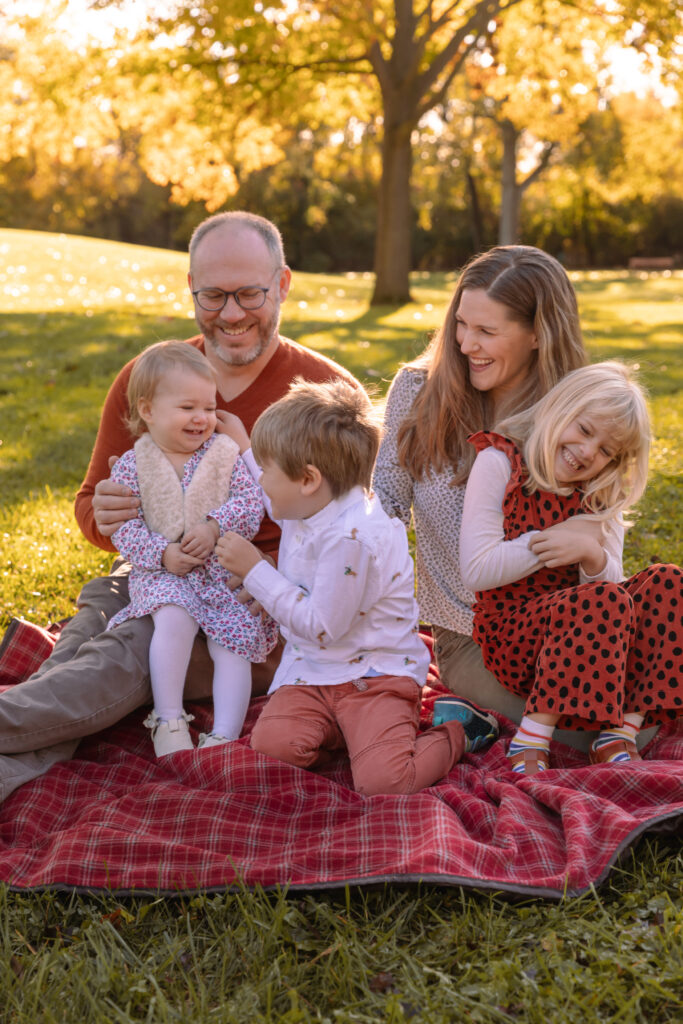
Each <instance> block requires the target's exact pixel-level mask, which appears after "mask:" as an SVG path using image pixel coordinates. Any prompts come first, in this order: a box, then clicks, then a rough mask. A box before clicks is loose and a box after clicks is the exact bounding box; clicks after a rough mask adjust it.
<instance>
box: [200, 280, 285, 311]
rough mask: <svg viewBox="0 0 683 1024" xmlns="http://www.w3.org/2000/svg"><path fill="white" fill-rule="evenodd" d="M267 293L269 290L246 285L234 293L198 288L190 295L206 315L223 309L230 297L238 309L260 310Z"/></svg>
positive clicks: (218, 289)
mask: <svg viewBox="0 0 683 1024" xmlns="http://www.w3.org/2000/svg"><path fill="white" fill-rule="evenodd" d="M269 291H270V288H260V287H257V286H256V285H248V286H247V287H245V288H238V289H237V290H236V291H234V292H225V291H223V289H222V288H199V289H197V291H196V292H192V295H193V296H194V298H195V299H196V301H197V304H198V305H199V306H201V307H202V309H205V310H206V311H207V313H217V312H218V311H219V310H221V309H223V307H224V306H225V304H226V303H227V301H228V299H229V298H230V296H232V298H233V299H234V300H235V302H236V303H237V305H238V306H239V307H240V309H260V308H261V306H263V305H264V303H265V301H266V295H267V294H268V292H269Z"/></svg>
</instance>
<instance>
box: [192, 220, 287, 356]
mask: <svg viewBox="0 0 683 1024" xmlns="http://www.w3.org/2000/svg"><path fill="white" fill-rule="evenodd" d="M189 281H190V289H191V290H192V291H198V290H199V289H200V288H222V289H223V291H226V292H232V291H236V290H238V289H240V288H246V287H249V286H254V287H258V288H268V293H267V295H266V301H265V302H264V304H263V305H262V306H261V307H260V309H251V310H247V309H242V308H241V307H240V306H239V305H238V303H237V302H236V301H235V297H234V296H232V295H231V296H230V298H229V299H228V301H227V302H226V304H225V306H224V307H223V309H221V310H217V311H216V312H208V311H207V310H205V309H202V308H201V306H200V305H199V304H198V303H197V301H196V300H195V319H196V321H197V324H198V326H199V329H200V330H201V332H202V334H203V335H204V339H205V342H206V354H207V356H208V358H209V359H210V360H211V361H212V362H213V361H214V360H217V361H219V362H220V363H222V364H223V365H228V366H247V365H248V364H249V363H253V362H254V361H255V360H256V359H258V358H259V357H260V356H262V355H263V354H264V353H265V352H267V351H268V349H269V348H270V347H271V346H273V347H274V346H275V345H276V344H277V339H278V330H279V326H280V303H281V302H282V300H283V299H284V298H285V297H286V295H287V292H288V291H289V282H290V273H289V270H288V269H287V268H286V267H276V266H275V265H274V261H273V255H272V253H270V252H269V250H268V247H267V246H266V243H265V242H264V241H263V239H262V238H261V236H260V235H259V234H258V233H257V232H256V231H254V230H253V229H252V228H249V227H243V226H239V227H233V226H230V225H221V226H219V227H216V228H214V229H213V230H212V231H209V232H208V233H207V234H206V235H205V236H204V237H203V238H202V239H201V241H200V242H199V244H198V246H197V249H196V251H195V253H194V255H193V258H192V265H191V267H190V275H189Z"/></svg>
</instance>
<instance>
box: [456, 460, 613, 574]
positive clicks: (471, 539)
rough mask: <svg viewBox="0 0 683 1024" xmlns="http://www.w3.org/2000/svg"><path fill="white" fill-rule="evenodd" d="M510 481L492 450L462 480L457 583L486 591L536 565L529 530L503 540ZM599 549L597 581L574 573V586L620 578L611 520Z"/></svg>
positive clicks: (508, 468)
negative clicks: (600, 567) (601, 554)
mask: <svg viewBox="0 0 683 1024" xmlns="http://www.w3.org/2000/svg"><path fill="white" fill-rule="evenodd" d="M510 476H511V466H510V460H509V459H508V457H507V455H506V454H505V452H502V451H499V450H498V449H497V448H486V449H484V451H482V452H480V453H479V454H478V455H477V457H476V459H475V461H474V465H473V466H472V470H471V472H470V475H469V479H468V481H467V489H466V493H465V503H464V507H463V518H462V530H461V534H460V567H461V571H462V578H463V580H464V582H465V584H466V585H467V586H468V587H471V589H472V590H475V591H476V590H491V589H492V588H494V587H502V586H505V584H506V583H513V582H514V581H515V580H519V579H522V578H523V577H525V576H530V575H531V573H533V572H536V570H537V569H540V568H541V565H542V563H541V562H540V561H539V560H538V558H536V556H535V555H534V554H533V552H532V551H530V550H529V541H530V540H531V539H532V538H533V537H536V536H538V532H539V531H538V530H531V531H530V532H529V533H524V534H522V535H521V536H520V537H516V538H515V539H514V540H505V533H504V523H503V498H504V496H505V489H506V487H507V485H508V482H509V480H510ZM605 530H606V533H605V539H604V543H603V546H604V549H605V553H606V555H607V561H606V563H605V566H604V568H603V570H602V572H600V573H598V575H597V576H587V575H586V573H584V572H583V571H582V570H581V568H579V582H580V583H588V582H591V581H592V580H610V581H612V582H614V583H617V582H619V581H620V580H622V579H623V578H624V571H623V564H622V559H623V550H624V530H623V527H622V526H620V525H619V524H618V523H616V522H615V521H613V520H609V521H608V522H607V523H606V525H605Z"/></svg>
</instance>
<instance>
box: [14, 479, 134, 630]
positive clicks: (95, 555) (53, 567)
mask: <svg viewBox="0 0 683 1024" xmlns="http://www.w3.org/2000/svg"><path fill="white" fill-rule="evenodd" d="M113 557H114V556H113V555H110V554H107V553H106V552H104V551H100V550H98V549H97V548H94V547H93V546H92V545H91V544H89V543H88V542H87V541H86V540H85V538H84V537H83V536H82V535H81V532H80V530H79V529H78V526H77V525H76V521H75V519H74V516H73V501H72V499H71V496H69V495H64V494H58V493H54V492H53V491H51V490H50V488H49V487H45V488H43V489H42V490H41V491H40V492H38V493H34V494H32V496H31V498H30V499H29V500H27V501H24V502H18V503H16V504H15V505H12V506H11V507H5V508H4V509H3V512H2V515H1V516H0V610H1V614H0V620H1V622H2V626H3V628H4V626H6V625H7V622H8V621H9V619H10V618H11V617H12V616H13V615H14V616H19V617H23V618H27V619H31V620H33V621H35V622H41V623H44V622H48V621H57V620H59V619H61V618H65V617H67V616H69V615H73V614H74V613H75V610H76V609H75V604H76V598H77V597H78V594H79V592H80V589H81V587H82V586H83V584H84V583H85V582H86V581H87V580H89V579H92V578H93V577H95V576H102V575H104V574H105V573H107V572H108V571H109V566H110V565H111V562H112V559H113ZM19 581H20V585H19V586H18V585H17V584H18V582H19Z"/></svg>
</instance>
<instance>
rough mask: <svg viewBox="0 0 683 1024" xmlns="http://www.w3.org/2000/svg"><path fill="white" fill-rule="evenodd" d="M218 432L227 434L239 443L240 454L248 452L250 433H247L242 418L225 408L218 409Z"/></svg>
mask: <svg viewBox="0 0 683 1024" xmlns="http://www.w3.org/2000/svg"><path fill="white" fill-rule="evenodd" d="M216 420H217V423H216V433H217V434H227V435H228V437H231V438H232V439H233V441H234V442H235V443H236V444H238V445H239V449H240V454H242V452H246V450H247V448H249V447H250V443H249V434H248V433H247V431H246V429H245V427H244V424H243V423H242V420H241V419H240V418H239V416H235V414H234V413H232V412H226V411H225V409H216Z"/></svg>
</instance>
